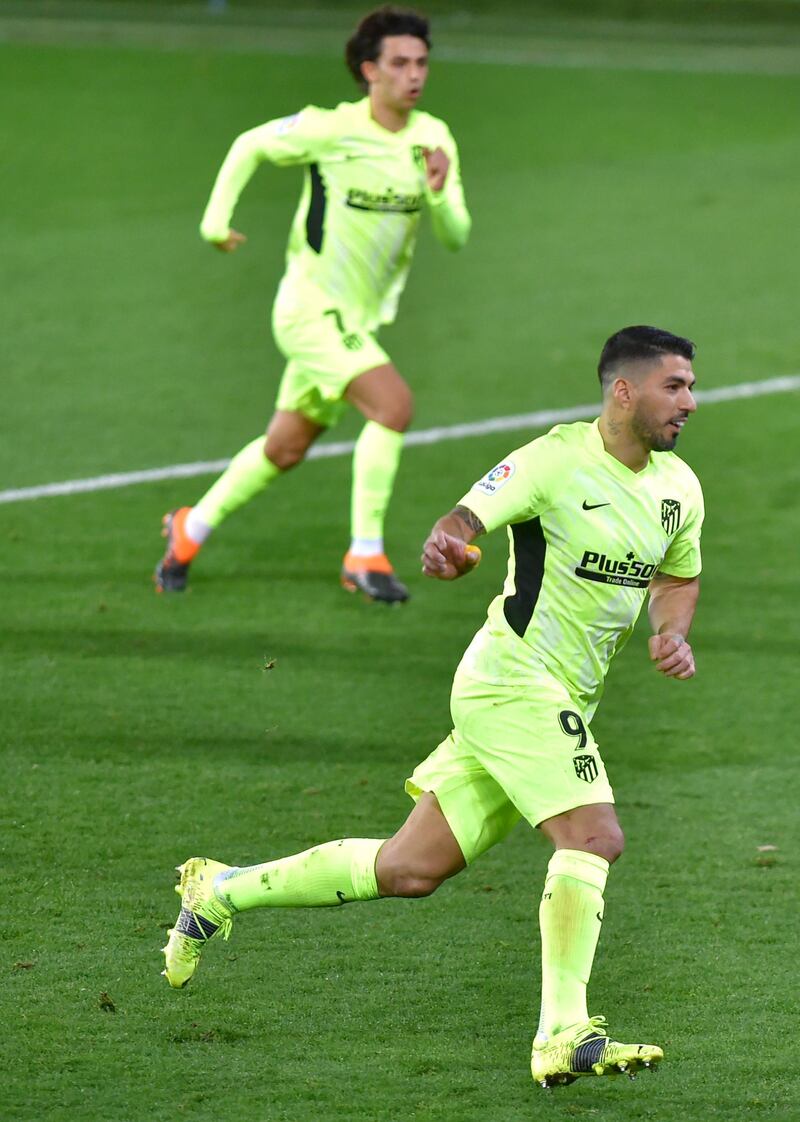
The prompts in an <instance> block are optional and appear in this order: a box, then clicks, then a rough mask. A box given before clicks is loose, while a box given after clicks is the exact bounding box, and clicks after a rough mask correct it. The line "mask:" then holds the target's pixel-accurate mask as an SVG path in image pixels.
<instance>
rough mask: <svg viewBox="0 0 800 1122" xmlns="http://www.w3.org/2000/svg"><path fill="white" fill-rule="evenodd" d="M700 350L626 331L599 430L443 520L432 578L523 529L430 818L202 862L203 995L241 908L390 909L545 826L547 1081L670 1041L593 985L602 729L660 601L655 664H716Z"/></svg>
mask: <svg viewBox="0 0 800 1122" xmlns="http://www.w3.org/2000/svg"><path fill="white" fill-rule="evenodd" d="M693 356H694V344H693V343H691V342H690V341H689V340H688V339H683V338H681V337H679V336H676V335H672V334H670V333H669V332H666V331H661V330H658V329H656V328H653V327H629V328H625V329H624V330H622V331H620V332H618V333H617V334H615V335H613V336H612V337H611V338H610V339H609V340H608V341H607V343H606V344H605V346H604V348H603V352H602V355H601V358H600V364H599V375H600V382H601V385H602V389H603V405H602V410H601V413H600V417H599V419H598V420H596V421H595V422H593V423H592V424H588V423H583V422H581V423H577V424H571V425H558V426H556V427H555V428H554V429H552V430H551V431H550V432H549V433H547V435H546V436H542V437H539V438H538V439H537V440H534V441H532V442H531V443H530V444H527V445H525V446H524V447H522V448H520V449H518V450H517V451H516V452H512V453H511V455H510V456H508V457H507V458H506V459H505V460H504V461H503V462H502V463H501V464H499V465H498V466H497V467H495V468H493V469H492V470H491V471H490V472H489V473H488V474H487V475H485V476H484V477H483V479H481V480H479V481H478V483H476V484H475V485H474V486H473V487H472V489H471V490H470V491H469V492H468V493H467V494H466V495H465V496H464V497H463V498H462V499H461V501H460V503H459V504H458V506H456V507H455V508H454V509H453V510H452V511H451V512H450V513H449V514H447V515H445V516H444V517H443V518H440V519H439V521H438V522H437V523H436V525H435V526H434V527H433V530H432V531H431V534H430V536H429V537H428V540H427V541H426V542H425V547H424V552H423V572H425V573H426V574H427V575H428V576H430V577H434V578H438V579H440V580H453V579H455V578H457V577H461V576H463V575H464V574H466V573H468V572H470V570H471V569H472V568H473V567H474V565H475V564H476V563H477V560H478V559H479V551H478V549H477V547H475V546H474V545H472V544H471V543H472V542H473V540H474V539H475V538H476V537H477V536H478V535H480V534H483V533H487V532H489V531H491V530H495V529H497V528H499V527H500V526H507V527H508V535H509V542H510V557H509V564H508V575H507V577H506V581H505V585H504V587H503V590H502V592H501V593H500V595H499V596H497V597H496V598H495V600H493V601H492V604H491V605H490V607H489V613H488V619H487V621H486V623H485V624H484V626H483V627H482V628H481V630H480V631H479V632H478V633H477V635H476V636H475V638H474V639H473V641H472V643H471V644H470V646H469V647H468V649H467V651H466V653H465V655H464V657H463V659H462V661H461V664H460V665H459V668H458V670H457V672H456V676H455V681H454V684H453V693H452V699H451V708H452V715H453V726H454V727H453V730H452V732H451V733H450V735H449V736H448V737H447V738H446V739H445V740H444V741H443V742H442V743H441V744H440V745H439V746H438V748H436V749H435V751H434V752H433V753H432V754H431V755H430V756H428V758H427V759H426V760H425V761H424V762H423V763H421V764H420V765H419V766H418V767H417V768H416V770H415V771H414V773H413V775H412V776H411V777H410V779H408V780H406V790H407V792H408V793H409V794H410V795H411V797H412V798H413V799H415V800H416V805H415V807H414V809H413V810H412V811H411V814H410V815H409V817H408V818H407V820H406V822H405V823H404V825H403V826H402V827H401V828H400V830H399V831H398V832H397V833H396V834H395V835H394V836H393V837H391V838H390V839H389V840H388V841H384V840H378V839H361V838H348V839H344V840H340V841H332V842H328V843H327V844H324V845H318V846H315V847H314V848H312V849H309V850H306V851H305V852H303V853H299V854H296V855H294V856H291V857H284V858H282V859H278V860H271V861H268V862H266V863H265V864H263V865H256V866H252V867H250V868H236V867H230V866H227V865H223V864H221V863H220V862H217V861H211V860H208V859H206V858H202V857H193V858H190V859H189V860H188V861H186V862H185V864H184V865H183V866H181V869H180V873H181V877H180V884H179V886H178V887H177V891H178V892H179V894H180V895H181V901H182V907H181V911H180V915H179V917H178V921H177V923H176V925H175V928H174V930H173V931H171V932H170V935H169V941H168V943H167V946H166V947H165V948H164V952H165V955H166V969H165V971H164V973H165V974H166V977H167V980H168V981H169V983H170V985H172V986H174V987H180V986H184V985H185V984H186V983H187V982H188V981H189V979H190V978H191V977H192V975H193V974H194V972H195V969H196V967H197V963H198V959H199V956H200V954H201V952H202V950H203V948H204V946H205V944H206V942H207V941H208V940H209V939H212V938H214V937H215V936H216V935H217V934H219V933H222V934H223V935H224V936H225V937H227V936H228V934H229V932H230V928H231V924H232V921H233V918H234V917H235V916H236V915H238V913H239V912H244V911H247V910H249V909H250V908H259V907H313V906H319V905H335V904H338V903H342V904H344V903H349V902H350V901H352V900H373V899H376V898H377V897H380V896H405V897H416V896H428V895H429V894H430V893H432V892H433V891H434V890H435V889H436V888H438V886H439V885H440V884H441V883H442V882H443V881H444V880H446V879H447V878H448V877H452V876H454V875H455V874H456V873H458V872H459V871H460V870H461V869H463V868H464V866H465V865H469V864H472V862H473V861H475V860H476V859H477V858H478V857H479V856H480V855H481V854H482V853H484V852H485V851H486V850H487V849H489V848H490V846H493V845H495V844H496V843H497V842H499V841H501V840H502V839H503V838H504V837H505V836H506V835H507V834H508V833H509V831H510V830H511V829H512V828H513V826H514V825H515V824H516V823H517V822H518V821H519V819H520V818H525V819H527V820H528V822H529V823H530V824H531V825H532V826H538V827H539V828H540V829H541V830H542V832H543V833H544V834H545V836H546V837H547V838H548V839H549V840H550V842H551V843H552V844H553V847H554V850H555V852H554V853H553V856H552V857H551V859H550V863H549V865H548V868H547V876H546V879H545V883H544V891H543V895H542V899H541V904H540V907H539V924H540V930H541V947H542V951H541V954H542V957H541V966H542V993H541V1013H540V1018H539V1027H538V1031H537V1033H536V1036H535V1038H534V1041H533V1048H532V1053H531V1071H532V1073H533V1077H534V1079H535V1080H536V1081H537V1082H538V1083H540V1084H541V1085H542V1086H545V1087H547V1086H553V1085H555V1084H560V1083H571V1082H572V1081H573V1080H574V1079H576V1078H577V1077H578V1076H581V1075H605V1074H608V1073H614V1072H617V1071H625V1072H627V1073H628V1074H629V1075H634V1074H635V1073H636V1071H637V1070H638V1069H639V1068H641V1067H649V1066H651V1065H653V1064H655V1063H657V1062H658V1061H660V1060H661V1059H662V1058H663V1053H662V1050H661V1048H659V1047H657V1046H656V1045H654V1044H621V1043H619V1042H617V1041H615V1040H612V1039H610V1038H609V1036H608V1035H607V1033H606V1029H605V1019H604V1018H603V1017H600V1016H591V1017H590V1016H589V1013H588V1008H587V1001H586V987H587V982H588V979H589V975H590V973H591V969H592V963H593V961H594V955H595V948H596V946H597V940H598V937H599V934H600V927H601V924H602V920H603V913H604V905H603V892H604V889H605V884H606V877H607V875H608V871H609V866H610V865H611V864H612V862H614V861H615V860H616V859H617V857H619V855H620V853H621V852H622V845H623V836H622V830H621V829H620V825H619V822H618V820H617V816H616V813H615V810H614V795H613V792H612V789H611V786H610V784H609V780H608V777H607V775H606V768H605V764H604V762H603V760H602V758H601V756H600V750H599V748H598V745H597V743H596V741H595V739H594V737H593V735H592V731H591V728H590V721H591V718H592V716H593V714H594V712H595V709H596V708H597V704H598V702H599V700H600V695H601V693H602V690H603V681H604V679H605V676H606V672H607V670H608V666H609V663H610V662H611V660H612V658H613V657H614V655H615V654H617V652H618V651H619V650H620V649H621V648H622V647H623V645H624V644H625V642H626V641H627V639H628V638H629V636H630V634H631V631H632V630H633V625H634V623H635V621H636V618H637V616H638V615H639V612H640V609H641V607H642V604H643V603H644V600H645V598H646V596H647V594H648V592H649V616H650V624H651V627H652V631H653V634H652V635H651V637H650V639H649V655H650V658H651V659H652V660H653V662H654V664H655V667H656V669H657V670H659V671H660V672H661V673H662V674H663V675H664V676H665V677H667V678H676V679H679V680H685V679H687V678H691V677H692V676H693V674H694V672H695V664H694V655H693V653H692V649H691V647H690V646H689V643H688V642H687V639H686V636H687V633H688V631H689V627H690V624H691V622H692V617H693V615H694V610H695V604H696V602H697V596H698V587H699V573H700V527H701V523H702V520H703V498H702V492H701V490H700V485H699V483H698V481H697V478H696V477H695V475H694V473H693V472H692V471H691V470H690V469H689V468H688V467H687V466H686V464H685V463H683V461H682V460H680V459H679V458H678V457H677V456H675V455H673V454H672V449H673V448H674V447H675V443H676V441H677V439H678V436H679V434H680V432H681V429H682V428H683V426H684V424H685V423H686V421H687V419H688V417H689V415H690V414H691V413H693V412H694V410H695V401H694V398H693V396H692V387H693V385H694V381H695V378H694V374H693V372H692V358H693Z"/></svg>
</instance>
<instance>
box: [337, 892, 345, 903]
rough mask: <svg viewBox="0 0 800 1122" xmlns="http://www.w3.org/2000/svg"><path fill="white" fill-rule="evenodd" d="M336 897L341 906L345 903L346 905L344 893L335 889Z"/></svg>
mask: <svg viewBox="0 0 800 1122" xmlns="http://www.w3.org/2000/svg"><path fill="white" fill-rule="evenodd" d="M336 895H337V896H338V897H339V901H340V903H342V904H346V903H347V897H346V896H345V894H344V893H343V892H342V890H341V888H337V889H336Z"/></svg>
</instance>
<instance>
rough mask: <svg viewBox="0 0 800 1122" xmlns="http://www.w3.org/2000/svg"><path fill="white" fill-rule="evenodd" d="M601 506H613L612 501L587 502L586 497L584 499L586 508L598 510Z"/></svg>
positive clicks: (584, 507)
mask: <svg viewBox="0 0 800 1122" xmlns="http://www.w3.org/2000/svg"><path fill="white" fill-rule="evenodd" d="M599 506H611V503H587V501H586V499H584V500H583V509H584V510H597V508H598V507H599Z"/></svg>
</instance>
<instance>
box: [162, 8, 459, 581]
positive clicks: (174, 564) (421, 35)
mask: <svg viewBox="0 0 800 1122" xmlns="http://www.w3.org/2000/svg"><path fill="white" fill-rule="evenodd" d="M429 46H430V40H429V31H428V22H427V20H426V19H425V18H424V17H422V16H421V15H419V14H418V13H416V12H414V11H411V10H408V9H403V8H395V7H391V6H385V7H383V8H380V9H378V10H377V11H374V12H372V13H370V14H369V15H367V16H366V17H365V18H364V19H363V20H362V21H361V23H360V24H359V25H358V27H357V29H356V31H355V33H354V34H353V36H352V37H351V38H350V40H349V41H348V43H347V47H346V52H345V58H346V62H347V66H348V67H349V69H350V71H351V73H352V75H353V77H354V78H355V80H356V81H357V82H358V84H359V85H360V86H361V87H362V88H363V89H364V90H366V92H367V96H366V97H365V98H363V99H362V100H360V101H357V102H342V103H341V104H339V105H338V106H337V108H336V109H332V110H328V109H318V108H317V107H316V106H313V105H309V106H307V107H306V108H305V109H303V110H301V112H299V113H297V114H295V115H294V116H290V117H284V118H282V119H280V120H275V121H269V122H268V123H267V124H265V125H261V126H259V127H258V128H254V129H251V130H250V131H249V132H245V133H243V134H242V135H241V136H239V137H238V138H237V139H236V141H235V142H234V144H233V146H232V147H231V149H230V151H229V153H228V155H227V157H226V158H225V161H224V163H223V165H222V168H221V169H220V172H219V175H218V176H217V180H216V182H215V184H214V188H213V190H212V192H211V198H210V199H209V202H208V206H207V207H206V211H205V214H204V216H203V220H202V224H201V227H200V229H201V233H202V236H203V237H204V238H205V239H206V241H208V242H211V243H212V244H213V245H215V246H216V247H217V248H218V249H220V250H222V251H223V252H224V253H233V252H234V251H235V250H236V249H237V248H238V246H240V245H241V244H242V243H243V242H244V241H245V240H246V239H245V238H244V236H243V235H242V234H240V233H238V232H237V231H236V230H234V229H232V228H231V226H230V219H231V216H232V214H233V210H234V207H235V205H236V202H237V199H238V198H239V195H240V193H241V191H242V189H243V187H244V186H245V184H246V183H247V182H248V180H249V179H250V177H251V176H252V175H253V173H254V172H255V170H256V168H257V167H258V165H259V164H260V163H261V162H262V161H264V160H269V161H270V162H272V163H274V164H277V165H278V166H280V167H289V166H294V165H303V166H304V167H305V178H304V185H303V192H302V195H301V198H300V203H299V206H298V208H297V212H296V214H295V217H294V220H293V223H292V227H291V232H290V236H289V244H288V250H287V267H286V272H285V274H284V276H283V279H282V280H281V283H280V285H279V287H278V293H277V296H276V299H275V304H274V308H273V331H274V336H275V341H276V343H277V345H278V347H279V348H280V350H281V351H282V353H283V354H284V355H285V357H286V359H287V366H286V369H285V371H284V374H283V378H282V380H281V383H280V387H279V389H278V396H277V401H276V407H275V412H274V414H273V416H272V419H271V421H270V422H269V425H268V427H267V434H266V440H265V439H264V437H263V436H259V437H257V438H256V439H255V440H253V441H252V442H251V443H249V444H247V445H246V446H245V447H244V448H243V449H242V450H241V451H240V452H239V453H238V454H237V455H236V456H234V458H233V460H232V461H231V463H230V464H229V466H228V468H227V469H226V471H225V472H224V473H223V474H222V475H221V476H220V478H219V479H218V480H217V481H216V482H215V483H214V484H213V486H212V487H211V489H210V490H209V491H207V492H206V494H205V495H204V496H203V497H202V498H201V499H200V501H199V502H198V503H197V504H196V505H195V506H193V507H181V508H180V509H179V510H175V511H172V512H171V513H169V514H167V515H165V517H164V529H163V534H164V536H165V537H166V538H167V550H166V553H165V555H164V558H163V559H162V560H161V562H160V563H159V565H158V566H157V568H156V571H155V583H156V588H157V589H158V590H159V591H180V590H182V589H184V588H185V587H186V581H187V576H188V570H189V565H190V564H191V562H192V561H193V560H194V558H195V556H196V555H197V552H198V550H199V549H200V547H201V546H202V545H203V543H204V542H205V541H206V539H207V538H208V536H209V535H210V534H211V532H212V530H214V529H216V527H217V526H219V525H220V523H221V522H222V521H223V519H225V518H226V517H227V516H228V515H229V514H231V513H232V512H233V511H234V510H237V509H238V508H239V507H240V506H242V505H243V504H244V503H246V502H248V501H249V500H250V499H252V498H253V497H254V496H255V495H257V494H258V493H259V492H260V491H262V490H263V489H264V488H265V487H267V486H268V485H269V484H270V483H271V482H272V481H273V480H274V479H276V478H277V477H278V476H279V475H280V474H281V473H282V472H284V471H288V470H289V468H292V467H295V466H296V465H297V464H299V463H300V462H301V460H302V459H303V458H304V456H305V454H306V452H307V450H308V448H309V447H310V446H311V444H312V443H313V441H314V440H316V439H317V437H318V436H319V435H320V434H321V433H322V432H324V431H325V430H326V429H327V428H329V427H330V426H331V425H333V424H335V423H336V422H337V420H338V419H339V417H340V416H341V414H342V412H343V411H344V409H345V407H346V404H347V403H349V404H351V405H353V406H355V408H356V409H358V410H359V412H360V413H362V414H363V416H364V417H365V419H366V424H365V425H364V428H363V429H362V431H361V434H360V436H359V438H358V440H357V441H356V446H355V451H354V455H353V485H352V496H351V541H350V548H349V549H348V551H347V553H346V555H345V558H344V561H343V565H342V573H341V580H342V584H343V585H344V587H345V588H347V589H348V590H350V591H355V590H357V589H360V590H361V591H362V592H364V593H365V594H366V595H367V596H368V597H370V598H371V599H373V600H381V601H385V602H388V603H391V602H397V601H403V600H407V599H408V591H407V589H406V588H405V586H404V585H403V584H402V583H401V582H400V581H399V580H398V579H397V577H396V576H395V574H394V571H393V569H392V566H391V564H390V562H389V560H388V558H387V557H386V554H385V552H384V543H383V528H384V518H385V514H386V510H387V507H388V504H389V499H390V497H391V493H392V487H393V484H394V478H395V474H396V472H397V467H398V463H399V460H400V453H401V449H402V444H403V433H404V432H405V430H406V429H407V427H408V425H409V424H410V422H411V417H412V396H411V391H410V389H409V387H408V385H407V384H406V382H405V380H404V379H403V378H402V376H401V375H400V373H399V372H398V370H397V369H396V367H395V366H394V365H393V363H392V362H391V360H390V359H389V356H388V355H387V354H386V352H385V351H384V350H383V349H382V348H381V346H380V344H379V343H378V342H377V339H376V337H375V332H376V330H377V329H378V327H379V325H380V324H383V323H390V322H391V321H392V320H393V319H394V316H395V313H396V310H397V304H398V300H399V297H400V294H401V293H402V291H403V287H404V285H405V282H406V278H407V275H408V270H409V267H410V265H411V259H412V256H413V252H414V245H415V241H416V236H417V228H418V225H419V220H420V215H421V213H422V210H423V208H424V207H426V208H427V209H428V211H429V213H430V216H431V223H432V226H433V230H434V233H435V234H436V237H437V238H438V239H439V241H441V242H442V243H443V244H444V245H445V246H446V247H447V248H448V249H452V250H456V249H460V248H461V247H462V246H463V245H464V244H465V242H466V240H467V237H468V235H469V230H470V216H469V213H468V211H467V208H466V204H465V201H464V194H463V191H462V186H461V177H460V173H459V163H458V152H457V149H456V145H455V141H454V140H453V137H452V136H451V134H450V131H449V129H448V128H447V126H446V125H445V124H444V122H443V121H440V120H438V119H437V118H436V117H432V116H430V115H429V114H428V113H423V112H420V111H418V110H417V109H416V105H417V102H418V101H419V99H420V97H421V95H422V91H423V89H424V88H425V82H426V79H427V75H428V49H429Z"/></svg>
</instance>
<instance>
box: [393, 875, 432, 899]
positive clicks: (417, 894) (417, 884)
mask: <svg viewBox="0 0 800 1122" xmlns="http://www.w3.org/2000/svg"><path fill="white" fill-rule="evenodd" d="M441 883H442V878H439V877H431V876H420V875H418V874H416V873H405V872H396V873H395V874H394V876H393V877H392V893H391V895H392V896H401V897H405V898H406V899H420V898H421V897H423V896H430V895H432V894H433V893H434V892H435V891H436V889H437V888H438V887H439V885H440V884H441Z"/></svg>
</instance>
